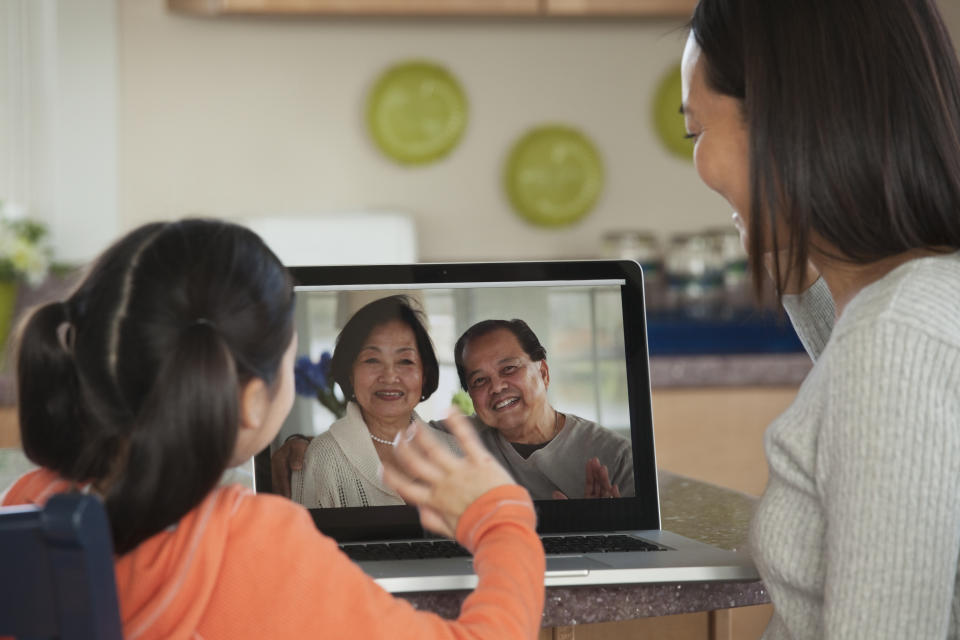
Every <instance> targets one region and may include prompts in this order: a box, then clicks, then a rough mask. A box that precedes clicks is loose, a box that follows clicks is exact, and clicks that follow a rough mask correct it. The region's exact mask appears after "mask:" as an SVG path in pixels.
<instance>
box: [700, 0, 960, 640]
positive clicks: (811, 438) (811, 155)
mask: <svg viewBox="0 0 960 640" xmlns="http://www.w3.org/2000/svg"><path fill="white" fill-rule="evenodd" d="M683 78H684V82H683V111H684V115H685V119H686V125H687V130H688V132H689V134H690V136H691V137H692V138H694V140H695V144H696V146H695V153H694V158H695V164H696V168H697V172H698V173H699V175H700V177H701V178H702V179H703V181H704V182H705V183H706V184H707V185H708V186H710V187H711V188H712V189H714V190H716V191H717V192H718V193H720V194H721V195H722V196H723V197H724V198H725V199H726V200H727V201H728V202H729V203H730V205H731V206H732V207H733V209H734V211H735V213H734V222H735V224H736V225H737V226H738V228H739V229H740V231H741V235H742V239H743V241H744V245H745V247H746V248H747V250H748V253H749V254H750V261H751V269H752V272H753V275H754V279H755V282H757V283H758V290H759V282H760V279H761V278H762V277H764V273H763V272H764V269H765V266H766V267H767V269H768V270H769V271H770V274H771V275H772V277H773V280H774V283H775V285H776V291H777V295H778V296H779V297H780V298H781V300H782V301H783V303H784V305H785V307H786V308H787V310H788V312H789V314H790V317H791V320H792V321H793V323H794V326H795V327H796V328H797V330H798V333H799V334H800V336H801V339H802V340H803V342H804V345H805V346H806V348H807V350H808V352H809V353H810V356H811V357H812V358H813V359H814V361H815V364H814V367H813V370H812V371H811V372H810V374H809V376H808V377H807V379H806V380H805V381H804V383H803V385H802V387H801V388H800V391H799V393H798V394H797V398H796V400H795V402H794V403H793V405H792V406H791V407H790V408H789V409H788V410H787V411H786V412H785V413H784V414H783V415H782V416H780V417H779V418H778V419H777V420H776V421H774V423H773V424H772V425H771V426H770V428H769V429H768V430H767V434H766V438H765V446H766V452H767V458H768V461H769V465H770V480H769V483H768V485H767V489H766V491H765V493H764V496H763V498H762V500H761V502H760V505H759V507H758V510H757V514H756V516H755V519H754V522H753V526H752V531H751V537H752V549H753V552H754V554H755V557H756V561H757V565H758V567H759V570H760V573H761V575H762V576H763V578H764V581H765V583H766V585H767V587H768V588H769V591H770V595H771V598H772V600H773V604H774V608H775V614H774V617H773V620H772V622H771V625H770V627H769V628H768V630H767V634H766V637H768V638H855V637H864V638H871V639H877V638H898V639H900V638H946V637H949V638H955V637H958V636H960V591H958V590H957V588H956V587H957V581H958V578H960V572H958V554H960V252H958V249H960V67H958V63H957V57H956V53H955V51H954V47H953V45H952V44H951V42H950V39H949V36H948V34H947V30H946V28H945V27H944V25H943V22H942V20H941V18H940V16H939V14H938V12H937V9H936V6H935V4H934V0H842V1H841V0H802V1H801V0H797V1H787V0H779V1H776V2H774V1H771V0H700V3H699V5H698V6H697V8H696V10H695V13H694V16H693V19H692V21H691V34H690V38H689V39H688V42H687V46H686V49H685V51H684V59H683Z"/></svg>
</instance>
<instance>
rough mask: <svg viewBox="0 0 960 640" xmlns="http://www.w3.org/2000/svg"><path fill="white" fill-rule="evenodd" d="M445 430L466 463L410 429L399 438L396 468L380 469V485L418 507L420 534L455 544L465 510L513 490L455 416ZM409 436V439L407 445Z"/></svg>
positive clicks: (458, 415) (467, 425)
mask: <svg viewBox="0 0 960 640" xmlns="http://www.w3.org/2000/svg"><path fill="white" fill-rule="evenodd" d="M446 426H447V429H448V430H449V431H450V433H451V434H453V435H454V437H456V439H457V441H458V442H459V443H460V450H461V451H463V453H464V457H462V458H459V457H457V456H456V455H455V454H454V453H452V452H451V451H450V449H448V448H447V447H446V446H445V445H444V444H443V443H441V442H440V441H439V440H438V439H437V438H436V436H434V435H433V434H432V433H430V429H428V428H425V427H422V426H420V427H418V426H417V425H416V423H414V424H412V425H411V426H410V427H409V428H408V430H407V432H406V433H403V432H401V433H400V434H398V435H397V440H396V441H395V442H396V447H395V461H396V464H395V465H388V466H385V467H383V481H384V482H385V483H386V484H387V485H388V486H390V487H392V488H393V489H394V490H395V491H396V492H397V493H399V494H400V497H402V498H403V499H404V500H405V501H406V502H407V504H410V505H414V506H416V507H417V509H418V510H419V511H420V522H421V524H423V526H424V528H426V529H429V530H430V531H433V532H435V533H438V534H440V535H442V536H446V537H448V538H454V537H455V536H456V531H457V522H458V521H459V520H460V516H462V515H463V512H464V511H466V509H467V507H469V506H470V504H471V503H472V502H473V501H474V500H476V499H477V498H479V497H480V496H482V495H483V494H484V493H486V492H487V491H489V490H491V489H493V488H495V487H499V486H501V485H505V484H513V479H512V478H511V477H510V474H509V473H507V471H506V470H505V469H504V468H503V467H501V466H500V464H499V463H498V462H497V461H496V460H495V459H494V458H493V456H491V455H490V453H489V452H488V451H487V449H486V447H484V446H483V444H482V443H481V442H480V439H479V438H478V437H477V433H476V431H475V430H474V428H473V427H472V426H471V425H470V423H469V422H468V421H467V419H466V418H464V417H463V415H462V414H461V413H460V412H459V411H456V412H454V413H451V414H450V416H449V418H447V420H446ZM411 431H412V432H413V437H412V438H410V439H409V440H407V438H408V437H409V434H410V432H411Z"/></svg>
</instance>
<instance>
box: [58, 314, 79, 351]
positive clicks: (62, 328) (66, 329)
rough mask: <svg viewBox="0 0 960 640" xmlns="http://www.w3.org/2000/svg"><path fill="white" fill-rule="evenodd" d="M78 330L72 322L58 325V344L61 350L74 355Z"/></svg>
mask: <svg viewBox="0 0 960 640" xmlns="http://www.w3.org/2000/svg"><path fill="white" fill-rule="evenodd" d="M76 337H77V328H76V327H74V326H73V325H72V324H71V323H70V322H67V321H63V322H61V323H60V324H58V325H57V342H59V343H60V348H61V349H63V350H64V351H66V352H67V353H69V354H70V355H73V344H74V342H75V341H76Z"/></svg>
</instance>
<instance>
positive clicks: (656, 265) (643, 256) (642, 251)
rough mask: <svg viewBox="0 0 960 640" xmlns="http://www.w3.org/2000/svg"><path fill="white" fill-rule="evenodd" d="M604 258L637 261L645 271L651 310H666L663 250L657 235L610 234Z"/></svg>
mask: <svg viewBox="0 0 960 640" xmlns="http://www.w3.org/2000/svg"><path fill="white" fill-rule="evenodd" d="M603 255H604V256H605V257H607V258H613V259H616V260H636V261H637V262H638V263H639V264H640V268H641V269H643V282H644V290H645V294H646V306H647V308H648V309H657V308H660V307H662V306H663V298H664V277H663V250H662V248H661V246H660V241H659V240H658V239H657V236H656V235H655V234H653V233H651V232H649V231H643V230H639V229H624V230H619V231H609V232H607V233H605V234H604V236H603Z"/></svg>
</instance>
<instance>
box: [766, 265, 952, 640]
mask: <svg viewBox="0 0 960 640" xmlns="http://www.w3.org/2000/svg"><path fill="white" fill-rule="evenodd" d="M784 306H785V307H786V308H787V311H788V313H789V314H790V317H791V320H792V322H793V324H794V326H795V327H796V329H797V332H798V333H799V335H800V336H801V339H802V341H803V343H804V346H805V347H806V348H807V350H808V352H809V353H810V356H811V357H812V358H813V359H814V361H815V364H814V367H813V369H812V370H811V372H810V374H809V375H808V376H807V379H806V380H805V381H804V383H803V385H802V386H801V387H800V390H799V392H798V394H797V397H796V400H795V401H794V403H793V404H792V405H791V406H790V408H789V409H787V411H786V412H784V414H783V415H781V416H780V417H779V418H777V419H776V420H775V421H774V422H773V423H772V424H771V425H770V427H769V428H768V429H767V433H766V436H765V440H764V445H765V448H766V454H767V460H768V462H769V465H770V480H769V482H768V485H767V489H766V491H765V492H764V495H763V498H762V499H761V501H760V503H759V505H758V509H757V513H756V516H755V517H754V521H753V524H752V527H751V548H752V549H753V553H754V556H755V559H756V562H757V565H758V568H759V571H760V574H761V576H762V577H763V579H764V582H765V583H766V586H767V588H768V589H769V592H770V597H771V599H772V601H773V604H774V609H775V613H774V617H773V620H772V621H771V623H770V627H769V628H768V629H767V632H766V634H765V636H764V637H765V638H870V639H871V640H877V639H882V638H896V639H897V640H902V639H905V638H957V637H960V590H958V589H957V580H958V578H960V573H958V552H960V253H953V254H950V255H946V256H938V257H934V258H922V259H917V260H912V261H910V262H908V263H906V264H904V265H901V266H900V267H898V268H897V269H895V270H893V271H891V272H890V273H889V274H887V275H886V276H885V277H884V278H882V279H881V280H879V281H877V282H875V283H873V284H871V285H869V286H868V287H866V288H864V289H863V290H862V291H861V292H860V293H859V294H857V295H856V297H855V298H854V299H853V300H852V301H851V302H850V303H849V304H848V305H847V308H846V309H845V310H844V312H843V314H842V315H841V317H840V318H839V319H838V320H837V322H836V325H835V326H832V325H833V302H832V300H831V298H830V293H829V291H828V290H827V288H826V285H825V284H824V282H823V281H822V280H821V281H819V282H818V283H817V284H815V285H814V286H813V287H812V288H811V289H810V290H809V291H807V292H806V293H804V294H803V295H801V296H796V297H790V298H788V299H785V300H784Z"/></svg>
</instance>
